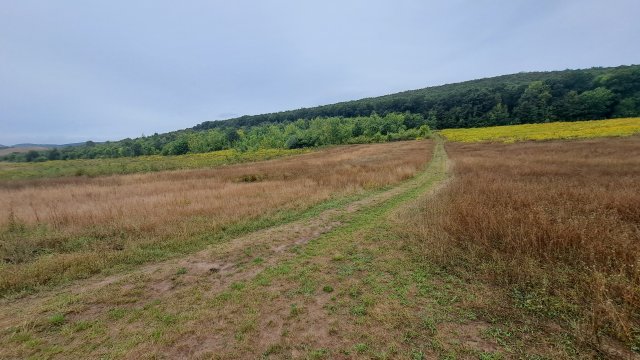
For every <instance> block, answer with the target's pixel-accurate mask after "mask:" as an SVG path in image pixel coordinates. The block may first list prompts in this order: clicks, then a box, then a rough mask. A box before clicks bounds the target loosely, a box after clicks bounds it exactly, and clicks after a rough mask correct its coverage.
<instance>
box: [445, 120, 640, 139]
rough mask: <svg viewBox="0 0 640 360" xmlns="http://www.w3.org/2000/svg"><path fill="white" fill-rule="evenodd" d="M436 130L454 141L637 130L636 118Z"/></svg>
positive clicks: (589, 135)
mask: <svg viewBox="0 0 640 360" xmlns="http://www.w3.org/2000/svg"><path fill="white" fill-rule="evenodd" d="M440 134H442V136H444V137H445V138H446V139H447V140H449V141H455V142H479V141H487V142H504V143H513V142H517V141H525V140H557V139H589V138H598V137H620V136H630V135H634V134H640V118H628V119H611V120H592V121H576V122H553V123H544V124H525V125H511V126H492V127H484V128H471V129H446V130H441V131H440Z"/></svg>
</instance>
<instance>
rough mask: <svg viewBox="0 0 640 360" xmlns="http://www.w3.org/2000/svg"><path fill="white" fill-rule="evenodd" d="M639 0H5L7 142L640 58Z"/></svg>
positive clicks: (112, 132)
mask: <svg viewBox="0 0 640 360" xmlns="http://www.w3.org/2000/svg"><path fill="white" fill-rule="evenodd" d="M638 15H640V1H637V0H609V1H596V0H566V1H562V0H511V1H508V0H504V1H498V0H494V1H491V0H475V1H474V0H466V1H462V0H458V1H455V0H454V1H419V0H395V1H392V0H388V1H375V0H353V1H348V0H342V1H335V0H325V1H295V0H286V1H285V0H282V1H266V0H263V1H259V0H253V1H248V0H246V1H243V0H240V1H189V0H186V1H165V0H147V1H141V0H129V1H123V0H110V1H100V2H98V1H83V0H60V1H44V0H40V1H36V0H0V144H4V145H12V144H15V143H24V142H29V143H57V144H62V143H71V142H80V141H86V140H94V141H104V140H118V139H122V138H125V137H137V136H140V135H142V134H147V135H149V134H152V133H154V132H159V133H161V132H166V131H172V130H177V129H183V128H186V127H191V126H194V125H196V124H198V123H201V122H203V121H207V120H218V119H225V118H229V117H234V116H239V115H244V114H259V113H266V112H273V111H281V110H288V109H295V108H300V107H310V106H315V105H322V104H328V103H334V102H338V101H345V100H353V99H358V98H362V97H368V96H377V95H384V94H388V93H393V92H398V91H403V90H409V89H416V88H422V87H426V86H433V85H440V84H445V83H451V82H458V81H464V80H470V79H476V78H482V77H487V76H496V75H502V74H509V73H515V72H520V71H538V70H540V71H544V70H563V69H567V68H572V69H574V68H588V67H593V66H617V65H629V64H638V63H640V46H638V39H640V22H639V21H637V17H638Z"/></svg>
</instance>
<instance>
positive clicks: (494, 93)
mask: <svg viewBox="0 0 640 360" xmlns="http://www.w3.org/2000/svg"><path fill="white" fill-rule="evenodd" d="M633 116H640V66H639V65H632V66H619V67H613V68H591V69H584V70H564V71H553V72H529V73H518V74H512V75H503V76H498V77H493V78H485V79H479V80H472V81H466V82H462V83H456V84H448V85H442V86H434V87H428V88H424V89H419V90H411V91H405V92H401V93H397V94H392V95H385V96H380V97H373V98H366V99H361V100H355V101H348V102H342V103H337V104H331V105H324V106H318V107H313V108H302V109H297V110H290V111H283V112H278V113H271V114H262V115H253V116H241V117H238V118H234V119H229V120H222V121H208V122H204V123H201V124H199V125H197V126H195V127H193V128H191V129H186V130H180V131H175V132H170V133H165V134H154V135H153V136H146V137H140V138H137V139H124V140H120V141H116V142H106V143H101V144H95V143H92V142H88V143H87V144H85V145H82V146H76V147H72V148H63V149H53V150H50V151H46V152H29V153H27V154H12V155H8V156H5V157H4V160H9V161H42V160H47V159H75V158H98V157H122V156H139V155H150V154H164V155H175V154H182V153H187V152H203V151H212V150H221V149H229V148H235V149H239V150H242V149H252V148H255V147H256V146H258V147H302V146H319V145H327V144H344V143H351V142H371V141H387V140H392V139H396V138H403V137H407V136H408V134H411V133H413V132H418V133H419V132H420V131H419V128H420V127H421V126H423V125H425V126H427V127H429V128H431V129H444V128H464V127H483V126H493V125H511V124H521V123H537V122H547V121H557V120H562V121H574V120H592V119H605V118H616V117H633ZM400 117H402V118H403V120H402V121H403V126H404V129H403V130H399V129H396V130H394V131H389V130H388V129H386V128H385V129H381V130H380V131H379V134H378V133H377V132H376V133H371V132H363V131H364V130H360V129H365V128H370V127H369V126H368V125H367V124H366V123H368V122H371V123H372V124H374V125H372V126H378V125H375V124H378V123H380V122H381V121H382V122H384V121H387V120H388V121H389V122H391V123H392V122H393V121H392V120H391V119H394V118H400ZM380 119H383V120H380ZM385 119H386V120H385ZM405 119H406V121H405ZM323 123H326V124H323ZM336 123H340V124H341V125H340V126H336V125H335V124H336ZM356 124H357V125H356ZM389 126H391V125H389ZM338 128H340V129H342V130H336V129H338ZM347 128H349V129H351V133H350V135H349V138H348V139H346V138H345V136H346V135H345V134H348V133H349V131H347V130H345V129H347ZM391 128H393V126H391V127H390V129H391ZM320 129H321V130H320ZM322 131H333V133H331V134H330V135H322V134H320V132H322ZM361 132H362V133H361ZM409 137H410V136H409ZM327 139H331V140H327ZM338 139H340V140H338Z"/></svg>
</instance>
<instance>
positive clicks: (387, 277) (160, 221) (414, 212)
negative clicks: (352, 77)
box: [0, 136, 640, 360]
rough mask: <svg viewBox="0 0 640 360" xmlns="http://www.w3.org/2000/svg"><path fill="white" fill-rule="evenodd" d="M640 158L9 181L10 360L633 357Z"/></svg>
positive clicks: (607, 153)
mask: <svg viewBox="0 0 640 360" xmlns="http://www.w3.org/2000/svg"><path fill="white" fill-rule="evenodd" d="M447 154H449V155H447ZM449 156H450V158H451V160H453V161H449ZM429 158H431V161H430V162H429V163H428V166H425V163H426V162H427V160H428V159H429ZM639 159H640V138H639V137H638V136H630V137H618V138H600V139H587V140H576V141H560V140H555V141H545V142H532V141H527V142H519V143H514V144H504V143H499V142H481V143H471V144H469V143H462V142H447V143H444V142H443V141H442V139H440V138H438V139H436V140H431V141H411V142H398V143H387V144H376V145H356V146H344V147H336V148H329V149H324V150H320V151H317V152H312V153H309V154H303V155H297V156H291V157H284V158H279V159H274V160H270V161H264V162H257V163H251V164H237V165H231V166H225V167H220V168H214V169H200V170H179V171H168V172H157V173H154V174H130V175H118V176H108V177H96V178H89V177H65V178H56V179H40V180H28V179H27V180H14V181H6V182H0V198H1V199H3V201H5V202H6V204H7V206H3V207H0V224H1V225H0V226H1V227H2V233H1V235H0V236H2V239H1V240H2V241H1V242H0V244H2V248H1V250H2V251H3V252H2V253H1V255H2V256H1V258H2V264H1V265H0V281H1V284H2V292H3V294H2V295H3V296H2V297H0V358H30V357H32V358H69V357H76V358H78V357H79V358H125V359H127V358H142V359H154V358H194V359H209V358H213V359H228V358H243V359H244V358H246V359H256V358H268V359H398V358H399V359H459V358H460V359H483V360H488V359H592V358H598V359H601V358H611V359H634V358H637V357H638V354H639V353H640V293H638V289H640V272H639V271H638V269H639V268H638V264H639V263H640V247H639V244H640V232H639V230H638V224H639V223H640V198H639V195H638V192H637V191H635V189H637V188H639V187H640V183H639V180H638V179H640V172H639V171H640V162H639V161H640V160H639Z"/></svg>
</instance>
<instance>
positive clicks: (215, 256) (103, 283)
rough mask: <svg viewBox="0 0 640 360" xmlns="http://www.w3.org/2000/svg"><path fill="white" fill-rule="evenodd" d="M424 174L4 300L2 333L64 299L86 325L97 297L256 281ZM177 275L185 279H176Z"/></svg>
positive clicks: (145, 296) (142, 299)
mask: <svg viewBox="0 0 640 360" xmlns="http://www.w3.org/2000/svg"><path fill="white" fill-rule="evenodd" d="M441 146H442V145H441V143H440V142H438V144H436V149H435V151H434V155H433V158H432V159H431V161H430V163H429V165H428V166H429V167H431V166H433V165H434V164H433V162H434V160H436V156H437V154H438V151H442V149H441ZM424 174H425V172H424V171H423V172H422V173H420V174H418V175H417V176H416V177H414V178H412V179H411V180H408V181H406V182H404V183H401V184H399V185H397V186H395V187H393V188H391V189H389V190H386V191H383V192H379V193H375V194H373V195H370V196H368V197H366V198H364V199H360V200H356V201H353V202H351V203H348V204H346V205H342V206H339V207H337V208H333V209H329V210H325V211H323V212H322V213H320V214H318V215H316V216H314V217H312V218H308V219H302V220H297V221H293V222H290V223H286V224H283V225H279V226H275V227H272V228H268V229H264V230H259V231H256V232H253V233H249V234H246V235H243V236H240V237H237V238H235V239H232V240H230V241H228V242H225V243H222V244H216V245H211V246H209V247H207V248H205V249H204V250H201V251H198V252H196V253H193V254H190V255H187V256H183V257H180V258H175V259H170V260H166V261H162V262H158V263H153V264H148V265H143V266H141V267H139V268H137V269H135V270H132V271H129V272H127V273H124V274H116V275H111V276H106V277H99V276H97V277H93V278H91V279H87V280H80V281H77V282H76V283H74V284H72V285H67V286H61V287H59V288H55V289H52V290H46V291H43V292H40V293H37V294H33V295H30V296H27V297H24V298H21V299H14V300H6V299H5V300H2V301H1V302H0V305H1V307H2V310H1V311H0V328H2V329H6V328H9V327H12V326H19V325H20V324H21V323H22V324H24V323H26V322H28V320H27V321H25V320H24V319H30V318H33V316H34V315H36V314H38V313H41V312H42V311H43V310H42V309H47V306H46V304H48V303H51V302H52V301H53V300H54V299H55V298H56V297H58V296H61V295H63V296H64V295H68V296H69V297H80V298H81V299H82V301H78V304H79V305H78V306H76V307H75V308H74V311H73V313H71V314H68V317H69V319H71V320H82V319H90V318H94V317H95V316H97V315H98V314H101V313H104V312H106V311H108V310H109V309H110V308H111V307H112V305H113V304H109V303H104V302H101V301H95V300H92V294H100V293H103V294H104V293H107V294H109V293H112V294H126V293H128V292H131V293H135V294H136V295H135V297H136V298H135V299H130V301H128V302H127V303H126V304H125V306H127V307H135V306H140V305H143V304H146V303H150V302H152V301H154V300H159V299H162V298H165V297H168V296H171V295H172V294H173V293H175V292H176V291H178V290H179V289H184V288H185V287H188V286H204V287H207V288H209V291H211V292H213V293H219V292H222V291H224V290H225V289H227V288H228V287H229V286H230V285H231V284H233V283H235V282H238V281H244V280H247V279H251V278H253V277H255V276H256V275H258V274H259V273H260V272H262V271H263V270H264V269H266V268H268V267H270V266H274V265H276V264H278V263H280V262H282V261H285V260H287V259H289V258H291V257H293V256H296V252H295V248H296V247H299V246H304V245H305V244H306V243H308V242H309V241H312V240H314V239H316V238H318V237H320V236H321V235H322V234H325V233H328V232H330V231H332V230H334V229H336V228H338V227H340V226H342V225H343V224H345V223H348V222H349V220H350V219H351V218H352V217H353V216H354V215H355V214H356V213H357V212H358V211H360V210H362V209H365V208H370V207H375V206H378V205H380V204H381V203H384V202H385V201H386V200H389V199H391V198H393V197H395V196H398V195H400V194H402V193H404V192H406V191H408V190H410V189H413V188H416V187H418V186H420V185H421V184H422V182H423V181H424V180H423V177H424ZM177 272H180V273H181V275H180V276H177V275H176V274H177ZM134 290H135V291H134ZM19 319H20V320H19ZM21 320H22V321H21Z"/></svg>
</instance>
